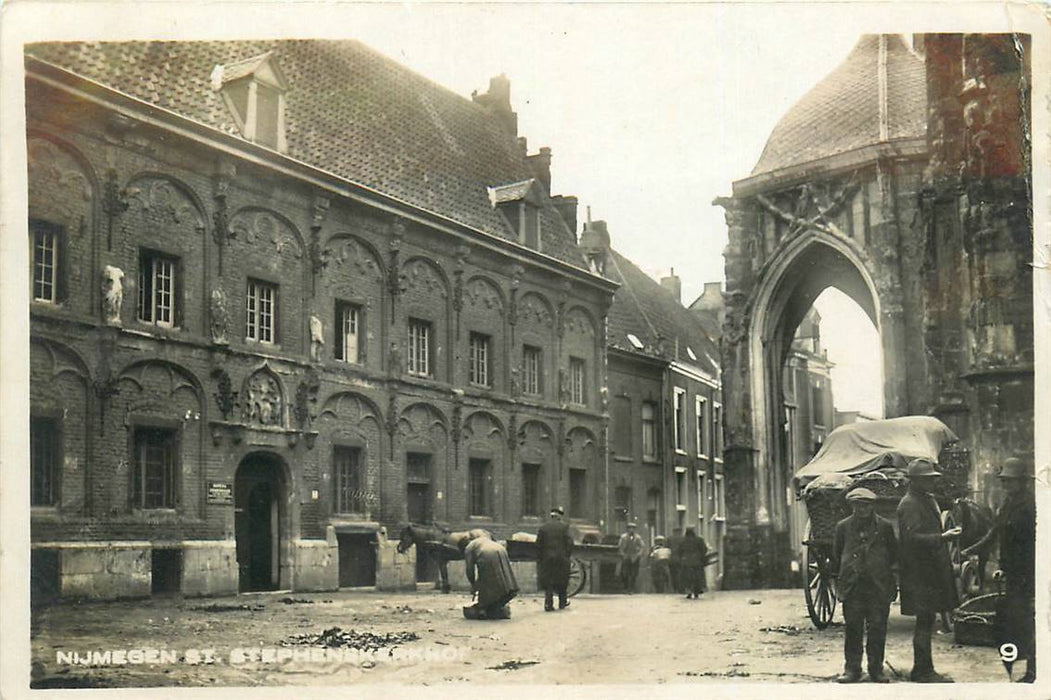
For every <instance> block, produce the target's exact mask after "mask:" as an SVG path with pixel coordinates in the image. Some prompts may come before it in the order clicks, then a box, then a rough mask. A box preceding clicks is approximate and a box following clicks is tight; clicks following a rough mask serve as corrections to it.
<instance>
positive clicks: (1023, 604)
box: [963, 457, 1036, 683]
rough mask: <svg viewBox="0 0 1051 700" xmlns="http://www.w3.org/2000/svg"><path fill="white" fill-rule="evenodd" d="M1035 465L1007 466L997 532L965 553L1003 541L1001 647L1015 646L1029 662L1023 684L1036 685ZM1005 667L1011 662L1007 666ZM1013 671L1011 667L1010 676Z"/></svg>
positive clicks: (1017, 462)
mask: <svg viewBox="0 0 1051 700" xmlns="http://www.w3.org/2000/svg"><path fill="white" fill-rule="evenodd" d="M1032 474H1033V472H1032V463H1031V462H1029V461H1027V460H1022V459H1019V458H1017V457H1010V458H1008V459H1006V460H1004V466H1003V468H1002V469H1001V470H1000V474H999V477H1000V484H1001V485H1002V486H1003V490H1004V492H1005V497H1004V502H1003V504H1002V505H1001V506H1000V508H999V510H997V511H996V520H995V521H994V523H993V527H992V528H991V529H990V530H989V532H987V533H986V534H985V536H984V537H982V539H980V540H978V541H977V542H975V543H974V544H973V545H971V546H970V547H968V548H967V549H965V550H963V554H964V555H965V556H970V555H971V553H972V552H977V551H980V550H982V549H983V548H985V547H986V546H987V545H989V544H991V543H992V542H993V541H998V542H999V545H1000V554H999V557H998V560H999V564H1000V570H999V572H998V573H999V575H1000V576H1002V577H1003V579H1004V584H1005V585H1004V596H1003V597H1002V598H1001V599H1000V600H999V601H998V603H997V606H996V627H995V630H994V631H995V634H996V638H997V639H996V643H997V646H1000V645H1002V644H1013V645H1014V646H1015V649H1016V650H1017V652H1018V658H1019V659H1021V658H1024V659H1025V660H1026V667H1025V675H1023V676H1022V677H1021V678H1020V679H1018V680H1019V682H1021V683H1032V682H1034V681H1035V680H1036V646H1035V644H1034V639H1033V634H1034V627H1035V609H1034V603H1035V599H1036V499H1035V496H1034V495H1033V489H1032V483H1033V476H1032ZM1004 663H1005V665H1006V664H1007V663H1008V662H1006V661H1005V662H1004ZM1010 670H1011V667H1010V666H1008V673H1010Z"/></svg>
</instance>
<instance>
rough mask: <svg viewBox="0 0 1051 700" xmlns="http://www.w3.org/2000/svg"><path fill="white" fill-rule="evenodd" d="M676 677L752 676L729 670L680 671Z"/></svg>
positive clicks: (733, 669)
mask: <svg viewBox="0 0 1051 700" xmlns="http://www.w3.org/2000/svg"><path fill="white" fill-rule="evenodd" d="M677 675H680V676H691V677H695V678H713V677H720V678H748V677H749V676H751V675H752V674H750V673H749V672H748V671H738V670H737V669H736V668H731V669H730V670H729V671H680V672H679V673H678V674H677Z"/></svg>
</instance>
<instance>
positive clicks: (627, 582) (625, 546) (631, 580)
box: [617, 520, 646, 593]
mask: <svg viewBox="0 0 1051 700" xmlns="http://www.w3.org/2000/svg"><path fill="white" fill-rule="evenodd" d="M637 527H638V525H637V523H636V522H635V521H634V520H632V521H630V522H629V523H628V531H627V532H625V533H624V534H623V535H621V536H620V540H619V541H618V542H617V551H618V553H619V554H620V580H621V583H623V584H624V590H625V591H626V592H627V593H634V592H635V580H636V579H637V578H638V575H639V562H641V561H642V553H643V551H644V550H645V548H646V544H645V543H644V542H643V541H642V538H641V537H639V533H638V532H636V528H637Z"/></svg>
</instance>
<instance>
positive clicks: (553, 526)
mask: <svg viewBox="0 0 1051 700" xmlns="http://www.w3.org/2000/svg"><path fill="white" fill-rule="evenodd" d="M564 513H565V511H563V510H562V508H561V507H556V508H552V509H551V516H550V519H549V520H548V521H547V522H546V523H544V524H543V525H541V526H540V530H538V531H537V533H536V553H537V561H536V583H537V587H538V588H542V589H543V590H544V610H545V611H548V612H550V611H551V610H554V609H555V606H554V594H555V593H557V594H558V609H559V610H562V609H563V608H567V607H569V601H568V600H566V588H568V587H569V556H570V554H572V552H573V537H572V536H571V535H570V534H569V525H567V524H566V523H564V522H562V516H563V514H564Z"/></svg>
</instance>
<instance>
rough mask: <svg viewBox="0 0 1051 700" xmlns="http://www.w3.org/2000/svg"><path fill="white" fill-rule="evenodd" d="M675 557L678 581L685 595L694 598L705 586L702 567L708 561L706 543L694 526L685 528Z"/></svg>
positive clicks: (702, 591)
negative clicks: (677, 561) (676, 559)
mask: <svg viewBox="0 0 1051 700" xmlns="http://www.w3.org/2000/svg"><path fill="white" fill-rule="evenodd" d="M677 558H678V560H679V582H680V584H681V585H682V587H683V590H685V591H686V597H687V598H694V599H696V598H698V597H699V596H700V595H701V594H702V593H704V589H705V588H706V585H705V577H704V567H705V566H706V565H707V563H708V544H707V543H706V542H705V541H704V538H703V537H700V536H698V535H697V530H695V529H694V528H692V527H688V528H686V534H685V535H683V537H682V541H681V542H680V543H679V551H678V552H677Z"/></svg>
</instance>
